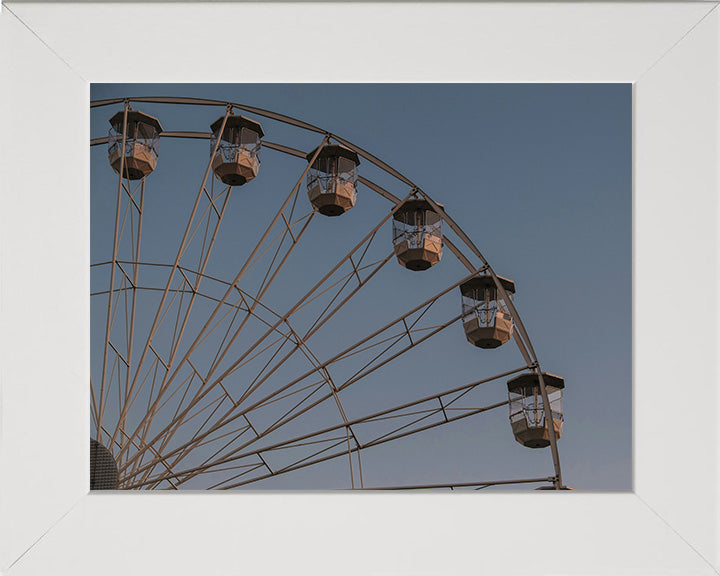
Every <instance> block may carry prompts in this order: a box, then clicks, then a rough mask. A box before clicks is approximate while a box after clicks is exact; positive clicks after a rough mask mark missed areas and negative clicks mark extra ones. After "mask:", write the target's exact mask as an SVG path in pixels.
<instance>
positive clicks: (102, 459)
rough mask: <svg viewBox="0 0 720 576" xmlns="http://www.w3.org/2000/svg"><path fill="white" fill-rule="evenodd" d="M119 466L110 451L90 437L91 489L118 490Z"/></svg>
mask: <svg viewBox="0 0 720 576" xmlns="http://www.w3.org/2000/svg"><path fill="white" fill-rule="evenodd" d="M117 488H118V467H117V464H116V463H115V459H114V458H113V457H112V454H110V451H109V450H108V449H107V448H105V446H103V445H102V444H100V442H98V441H97V440H94V439H93V438H90V490H117Z"/></svg>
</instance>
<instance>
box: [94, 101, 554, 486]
mask: <svg viewBox="0 0 720 576" xmlns="http://www.w3.org/2000/svg"><path fill="white" fill-rule="evenodd" d="M91 108H93V109H98V110H102V111H108V113H107V115H106V118H107V122H108V124H109V136H108V137H107V138H105V137H102V138H95V139H93V140H92V141H91V147H93V152H92V153H93V155H94V156H93V171H94V172H95V171H97V172H102V178H103V184H102V185H99V186H98V187H99V188H102V189H95V187H94V188H93V190H92V195H93V196H92V197H93V202H96V203H97V202H104V203H105V204H106V208H107V209H106V210H104V211H103V212H102V213H101V216H98V218H97V219H96V218H95V216H93V221H92V227H93V230H94V233H95V234H96V236H97V237H101V238H103V239H104V240H103V241H102V242H99V243H98V244H99V245H97V246H96V245H95V244H94V245H93V251H92V252H93V253H92V263H91V322H92V331H91V334H92V335H91V341H92V344H91V364H92V366H91V383H90V390H91V409H90V412H91V418H92V423H91V424H92V425H91V435H92V436H91V440H90V449H91V475H90V476H91V488H92V489H118V488H119V489H170V490H173V489H236V488H240V487H248V488H263V487H271V488H272V487H274V486H276V484H272V482H273V481H274V480H275V479H276V478H278V477H291V476H292V475H293V474H298V473H301V472H302V471H308V470H313V469H315V470H320V472H319V473H320V474H325V473H326V469H325V468H324V467H325V466H326V465H327V464H328V463H331V462H332V463H335V464H337V463H339V466H340V467H341V468H342V470H343V472H342V477H343V478H344V480H343V482H344V484H345V486H344V487H346V488H351V489H367V488H371V489H379V488H382V489H409V488H461V487H466V488H476V489H479V488H486V487H489V486H496V485H508V484H518V485H521V484H528V485H531V484H539V485H541V487H545V488H555V489H562V488H564V486H563V483H562V476H561V470H560V459H559V453H558V447H557V440H558V439H559V438H560V435H561V432H562V423H563V415H562V405H561V402H562V391H563V389H564V380H563V378H562V377H560V376H557V375H554V374H551V373H548V372H543V371H542V369H541V367H540V363H539V361H538V358H537V356H536V354H535V350H534V348H533V345H532V343H531V341H530V338H529V336H528V332H527V331H526V329H525V327H524V325H523V323H522V320H521V318H520V315H519V313H518V310H517V308H516V306H515V304H514V302H513V297H514V294H515V292H516V286H515V283H514V282H513V281H512V280H511V279H509V278H506V277H503V276H500V275H498V274H496V272H495V270H494V269H493V267H492V266H491V265H490V264H489V263H488V261H487V260H486V259H485V258H484V256H483V255H482V253H481V252H480V251H479V250H478V248H477V247H476V246H475V245H474V244H473V242H472V241H471V240H470V238H469V237H468V236H467V234H465V232H463V230H462V229H461V228H460V227H459V226H458V225H457V223H456V222H455V221H454V220H453V219H452V217H451V215H450V214H449V213H448V211H446V209H445V207H444V205H443V203H442V201H443V199H442V198H439V197H438V198H437V199H435V198H433V197H431V196H430V194H428V193H427V192H425V191H424V190H422V189H421V188H420V187H419V186H418V185H416V184H415V183H413V182H412V181H411V180H410V179H409V178H407V177H406V176H404V175H403V174H401V173H400V172H398V171H397V170H395V169H394V168H392V167H391V166H390V165H389V164H387V163H385V162H384V161H382V160H381V159H380V158H378V157H376V156H374V155H373V154H372V153H370V152H368V151H366V150H364V149H363V148H360V147H359V146H357V145H355V144H354V143H352V142H350V141H349V140H347V139H344V138H342V137H340V136H338V135H336V134H333V133H331V132H329V131H327V130H324V129H322V128H319V127H317V126H314V125H312V124H309V123H306V122H303V121H301V120H298V119H295V118H292V117H290V116H287V115H283V114H279V113H276V112H271V111H268V110H264V109H259V108H255V107H251V106H246V105H243V104H239V103H234V102H225V101H217V100H207V99H197V98H174V97H173V98H170V97H132V98H117V99H109V100H98V101H94V102H92V103H91ZM189 109H193V110H201V111H202V113H200V114H199V115H200V116H202V115H203V114H205V112H207V118H206V119H205V120H206V127H205V128H204V129H203V130H196V131H191V130H185V129H183V130H166V129H164V128H163V124H164V123H165V120H164V116H163V113H166V114H167V117H172V118H173V119H174V121H175V122H176V123H178V122H182V118H183V114H184V112H183V111H184V110H189ZM156 110H157V112H156ZM150 111H152V112H153V114H151V113H150ZM194 116H196V117H197V116H198V113H194ZM161 142H162V144H163V146H162V153H161V146H160V144H161ZM105 146H107V148H106V150H107V155H105V153H104V152H103V149H105ZM208 148H209V150H208ZM101 156H102V160H103V162H102V163H101V162H100V161H99V159H101ZM110 182H112V185H110V184H109V183H110ZM94 186H95V185H94ZM100 195H102V196H100ZM96 198H102V199H101V200H96ZM251 201H252V202H251ZM253 202H254V204H253ZM98 213H99V214H100V211H99V212H98ZM448 260H451V261H453V262H454V267H451V266H448ZM445 270H447V272H445ZM398 283H400V284H401V285H402V287H403V288H402V289H400V290H394V289H391V287H392V286H396V285H398ZM448 335H450V336H448ZM443 338H454V339H456V340H457V339H458V338H461V339H462V342H463V346H466V347H467V349H468V350H471V351H472V353H473V354H476V355H479V356H482V357H483V358H490V357H491V356H492V355H493V354H499V353H500V351H502V361H503V362H507V364H504V365H503V366H502V367H499V368H498V366H499V363H498V362H494V361H493V362H487V372H488V373H483V374H479V375H477V377H474V378H472V379H469V380H467V381H462V382H456V381H455V382H454V381H452V378H449V377H448V378H442V379H438V378H437V377H436V376H437V374H438V370H439V368H438V366H439V365H441V364H442V362H443V355H444V353H443V348H442V341H443V340H442V339H443ZM456 340H453V342H455V341H456ZM446 373H447V372H446ZM490 385H492V386H494V388H493V394H494V397H493V399H492V401H490V402H487V401H486V400H487V398H488V396H487V395H483V394H481V391H483V390H486V389H487V388H488V387H489V386H490ZM498 392H500V394H498ZM483 401H485V402H484V403H482V402H483ZM499 410H502V411H504V412H505V414H506V416H505V418H506V422H507V424H508V425H507V433H508V434H510V435H512V436H513V437H514V438H515V440H517V442H519V443H520V444H522V445H523V446H524V447H527V448H534V449H541V448H549V452H550V456H551V458H550V461H549V462H548V466H546V467H545V468H544V470H543V472H544V473H541V474H537V475H535V476H532V477H522V478H492V477H490V478H478V479H472V480H471V481H456V480H455V479H453V478H447V479H446V480H443V481H442V482H435V483H422V482H405V483H403V484H392V485H379V484H378V483H377V482H369V481H368V475H369V468H370V466H369V465H368V459H370V458H371V454H372V453H373V451H375V450H379V449H382V448H381V447H385V446H389V445H396V446H400V447H402V446H403V445H404V444H403V443H405V442H407V441H408V440H409V439H411V438H415V439H419V444H418V443H416V444H414V445H413V446H414V447H413V451H414V452H417V454H418V456H417V458H418V459H420V460H422V458H423V456H422V439H423V438H427V437H428V436H429V435H432V434H434V433H435V432H436V431H438V430H441V429H444V428H446V427H452V426H454V425H455V423H456V422H458V421H460V420H462V421H466V420H467V419H481V418H483V417H484V415H485V414H486V413H491V412H497V411H499ZM508 416H509V417H508ZM508 420H509V421H508ZM385 465H387V462H386V463H385ZM428 465H431V463H428ZM548 470H551V472H549V473H548Z"/></svg>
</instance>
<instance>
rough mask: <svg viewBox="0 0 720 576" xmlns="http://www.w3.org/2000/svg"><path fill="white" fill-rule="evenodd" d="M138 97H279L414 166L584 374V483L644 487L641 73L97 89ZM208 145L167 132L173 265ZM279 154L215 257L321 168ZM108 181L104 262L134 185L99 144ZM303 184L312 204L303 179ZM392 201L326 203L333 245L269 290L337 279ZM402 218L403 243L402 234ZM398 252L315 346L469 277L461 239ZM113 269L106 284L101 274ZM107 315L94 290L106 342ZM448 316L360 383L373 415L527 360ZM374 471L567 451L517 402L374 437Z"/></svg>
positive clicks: (568, 460)
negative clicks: (454, 248)
mask: <svg viewBox="0 0 720 576" xmlns="http://www.w3.org/2000/svg"><path fill="white" fill-rule="evenodd" d="M120 96H190V97H203V98H212V99H218V100H224V101H232V102H237V103H242V104H247V105H250V106H256V107H259V108H265V109H268V110H273V111H277V112H280V113H283V114H287V115H289V116H293V117H296V118H299V119H301V120H304V121H306V122H309V123H311V124H315V125H317V126H320V127H322V128H325V129H327V130H329V131H330V132H333V133H335V134H337V135H339V136H341V137H343V138H345V139H347V140H350V141H351V142H353V143H354V144H356V145H358V146H360V147H362V148H364V149H365V150H367V151H369V152H371V153H372V154H374V155H375V156H377V157H379V158H381V159H382V160H383V161H385V162H387V163H388V164H390V165H391V166H393V167H394V168H396V169H397V170H399V171H400V172H402V173H403V174H405V175H406V176H407V177H408V178H410V179H411V180H412V181H413V182H415V183H416V184H417V185H418V186H420V187H421V188H422V189H423V190H424V191H426V192H427V193H429V194H430V195H431V196H432V198H433V199H434V200H436V201H438V202H441V203H442V204H444V206H445V209H446V211H447V212H448V213H449V214H450V215H451V216H452V217H453V218H454V220H455V221H456V222H457V223H458V224H459V225H460V226H461V227H462V229H463V230H464V231H465V232H466V233H467V234H468V236H470V238H472V240H473V241H474V243H475V244H476V245H477V246H478V247H479V248H480V250H481V251H482V252H483V254H484V256H485V257H486V258H487V259H488V261H489V262H490V264H491V265H492V266H493V268H494V269H495V271H496V272H497V273H498V274H500V275H503V276H507V277H509V278H512V279H513V280H514V281H515V283H516V286H517V298H516V300H515V302H516V305H517V308H518V311H519V313H520V315H521V317H522V319H523V322H524V324H525V327H526V328H527V330H528V332H529V334H530V337H531V340H532V342H533V345H534V347H535V351H536V353H537V355H538V358H539V360H540V363H541V366H542V367H543V370H544V371H547V372H551V373H555V374H558V375H561V376H563V377H564V378H565V383H566V390H565V394H564V398H563V408H564V413H565V428H564V432H563V436H562V438H561V440H560V441H559V443H558V446H559V451H560V458H561V463H562V469H563V479H564V481H565V483H566V484H568V485H570V486H574V487H577V488H581V489H587V490H609V489H610V490H618V489H619V490H629V489H631V488H632V474H631V468H632V462H631V458H632V451H631V447H632V442H631V440H632V422H631V414H632V405H631V401H632V381H631V266H632V260H631V255H632V254H631V238H632V231H631V216H632V214H631V199H632V192H631V161H632V150H631V126H632V123H631V117H632V116H631V110H632V108H631V106H632V103H631V85H630V84H547V85H546V84H451V85H450V84H423V85H414V84H394V85H391V84H384V85H374V84H363V85H344V84H338V85H326V84H318V85H286V84H263V85H260V84H235V85H192V84H188V85H173V84H157V85H103V84H94V85H92V87H91V99H93V100H96V99H104V98H113V97H120ZM134 108H136V109H140V110H143V111H146V112H148V113H150V114H153V115H155V116H157V117H158V118H159V119H160V121H161V122H162V124H163V128H164V129H165V130H168V131H170V130H172V131H174V130H198V131H208V126H209V124H210V123H211V122H212V121H214V120H215V119H216V118H217V117H218V116H220V115H221V114H222V113H223V110H222V109H221V108H209V107H203V106H199V107H187V106H167V105H141V104H136V105H134ZM120 109H121V106H109V107H103V108H99V109H95V110H93V111H92V112H91V137H93V138H96V137H102V136H106V135H107V129H108V127H109V125H108V122H107V120H108V119H109V118H110V116H112V115H113V114H114V113H115V112H117V111H118V110H120ZM260 121H261V122H262V124H263V127H264V129H265V133H266V136H265V137H266V139H267V140H270V141H273V142H286V143H288V144H290V145H294V146H295V147H298V148H302V149H307V150H310V149H312V148H313V147H314V146H316V145H317V144H318V143H319V138H318V135H315V134H312V135H311V134H299V135H298V134H297V130H296V129H289V128H287V127H285V126H282V125H279V124H277V123H274V122H271V121H266V120H262V119H260ZM293 138H295V140H292V139H293ZM287 140H292V142H288V141H287ZM207 155H208V142H207V141H187V140H174V141H172V140H163V141H162V142H161V146H160V158H159V163H158V169H157V170H156V173H154V174H152V175H151V176H150V177H149V178H148V190H147V197H146V198H147V202H148V211H149V215H148V221H147V222H146V224H145V227H144V229H143V249H144V250H145V252H144V254H146V255H147V257H148V259H151V258H152V259H155V260H157V261H165V262H172V259H173V258H174V255H175V252H174V251H173V250H176V248H177V240H178V239H179V236H178V231H180V232H181V231H182V227H183V226H184V224H185V221H186V219H187V213H188V210H189V207H190V205H191V203H192V199H193V198H194V195H195V193H196V191H197V187H198V185H199V183H200V181H201V180H202V173H203V170H204V167H205V165H206V163H207V158H208V156H207ZM277 156H278V153H277V152H274V151H271V150H264V151H263V154H262V165H261V168H260V175H259V176H258V178H257V179H256V180H255V181H253V182H251V183H249V184H248V185H246V186H243V187H239V188H235V189H233V192H232V194H233V196H232V205H233V207H232V210H231V211H230V213H229V214H228V216H227V217H226V218H227V219H228V220H226V222H224V227H227V232H226V233H224V234H223V235H222V236H221V237H220V239H219V244H218V247H217V249H216V252H215V253H214V255H213V261H212V264H211V266H212V270H213V272H214V273H216V274H217V275H219V276H220V277H222V278H225V279H232V277H233V275H234V271H235V270H236V268H234V267H233V266H234V262H235V258H236V255H237V253H238V252H242V250H243V249H245V248H246V247H247V245H248V243H247V240H248V239H250V238H253V237H257V235H259V234H260V233H261V232H262V230H264V227H265V226H266V225H267V223H268V222H269V220H270V219H271V218H272V216H273V215H274V213H275V210H276V209H277V206H278V203H279V202H280V201H281V200H280V199H281V198H282V197H284V196H285V195H286V194H287V192H288V190H289V187H288V184H287V183H288V182H289V183H290V184H289V185H290V186H291V185H292V183H293V182H294V179H296V178H297V177H298V176H299V175H300V173H301V172H302V169H303V166H302V164H297V162H296V163H295V164H294V165H292V164H291V163H288V162H287V161H280V160H277V161H276V158H277ZM368 164H369V163H367V162H364V163H362V164H361V165H360V173H361V174H363V175H368V177H369V175H370V174H372V178H371V179H373V180H376V178H375V175H376V174H377V171H375V172H373V170H372V169H371V168H372V167H370V166H369V165H368ZM382 178H383V177H382V176H381V175H378V177H377V180H378V183H379V184H382V185H387V187H388V189H390V190H391V191H392V192H393V193H395V195H396V196H403V195H404V194H405V193H406V192H407V190H406V189H405V188H404V187H403V186H401V185H399V184H394V183H393V182H392V180H391V179H388V178H385V179H384V180H382ZM91 179H92V192H91V218H92V221H91V251H92V261H93V262H98V261H102V260H107V259H108V255H109V250H110V249H111V246H112V218H113V217H114V203H115V193H116V189H117V177H116V175H115V174H114V173H113V172H112V170H111V168H110V167H109V165H108V163H107V151H106V148H105V147H104V146H98V147H95V148H93V149H92V151H91ZM380 180H382V181H380ZM283 187H284V189H283ZM300 199H301V200H303V201H307V196H306V194H305V193H304V189H303V190H301V194H300ZM388 208H389V203H387V201H385V200H383V199H381V198H379V197H377V195H376V194H375V193H374V192H372V191H371V190H369V189H367V188H364V187H360V189H359V191H358V201H357V205H356V207H355V208H353V210H351V211H350V212H348V213H347V214H345V215H343V216H342V217H340V218H333V219H329V218H324V219H323V217H320V216H318V217H317V220H316V221H314V222H313V227H314V228H315V226H316V225H317V226H316V228H315V229H314V231H313V234H312V235H311V237H310V240H312V241H314V242H315V244H314V245H313V248H312V250H310V249H308V250H307V251H305V252H302V253H301V256H299V261H297V262H295V263H294V265H293V267H292V268H291V269H290V270H289V273H292V274H293V275H294V276H293V277H292V278H290V279H288V280H287V281H286V282H285V283H284V284H283V289H282V290H280V289H278V290H276V291H274V292H271V293H270V299H271V300H273V302H272V304H273V306H277V307H278V308H282V307H283V305H284V304H285V303H286V302H290V301H291V300H290V299H289V298H290V295H289V293H292V292H293V291H294V290H299V289H300V288H299V287H301V286H303V285H304V284H307V283H312V281H313V280H317V279H319V277H320V276H321V275H322V273H323V272H324V271H326V270H327V269H329V267H330V266H332V264H334V262H335V261H337V259H338V256H339V255H342V254H343V253H344V252H343V251H346V250H347V247H348V246H352V245H353V244H354V243H355V242H356V241H357V240H358V239H359V238H360V237H361V236H362V235H363V233H364V231H367V230H369V229H370V228H371V227H372V226H373V225H375V224H376V223H377V222H378V221H379V219H380V218H382V216H384V215H385V214H387V210H388ZM153 215H154V216H153ZM153 218H154V219H153ZM232 231H234V232H236V235H233V234H232V233H231V232H232ZM224 232H225V228H224ZM383 233H384V234H385V235H386V237H387V248H388V249H390V242H391V236H390V233H389V231H387V230H386V231H385V232H383ZM303 258H304V259H303ZM391 264H392V266H391V268H392V270H388V273H387V274H384V275H382V277H379V278H378V279H377V281H375V280H373V288H372V290H371V291H370V292H369V294H368V295H367V297H366V298H365V299H364V300H363V301H361V302H358V305H357V307H355V308H353V309H352V310H349V311H348V313H347V314H346V315H345V316H343V317H342V323H341V322H340V319H339V320H338V322H334V323H330V324H329V326H328V330H327V331H326V332H324V333H322V334H319V335H318V337H317V343H315V342H313V350H315V349H316V347H317V349H318V350H319V355H320V356H322V355H323V354H324V353H328V354H329V353H331V351H332V350H333V346H334V345H335V344H336V341H338V340H342V339H343V338H345V337H347V338H351V337H352V336H353V335H354V334H362V333H363V331H365V332H364V333H368V332H370V331H371V329H370V328H371V327H372V326H377V327H379V326H381V325H382V323H381V324H378V322H382V319H383V318H384V319H385V321H386V322H387V321H389V320H391V319H393V318H394V317H396V316H399V315H400V314H402V313H403V312H404V311H405V310H406V309H407V308H409V307H411V305H414V304H417V303H419V302H421V301H422V300H423V299H424V298H425V297H427V296H429V295H432V294H433V293H435V292H437V291H439V290H440V289H442V288H443V287H445V286H448V285H450V284H451V283H453V282H454V281H456V280H458V279H459V278H460V277H462V276H463V275H464V274H465V272H464V271H463V269H462V267H460V265H459V264H458V263H457V261H456V260H455V258H454V257H453V256H452V254H450V253H449V251H446V253H445V255H444V258H443V261H442V262H441V263H440V264H439V265H438V266H436V267H434V268H432V269H431V270H429V271H427V272H424V273H413V272H410V271H407V270H403V269H401V268H400V267H399V266H398V265H397V264H396V263H391ZM379 276H380V275H379ZM103 280H104V281H105V283H107V278H104V279H102V280H96V279H95V277H94V279H93V282H94V283H96V282H97V283H98V286H99V285H101V284H102V281H103ZM93 288H94V289H95V286H94V287H93ZM403 306H405V308H403ZM447 306H448V310H450V308H452V307H455V308H456V309H457V313H459V308H460V297H459V294H456V292H453V294H452V295H451V297H450V298H449V301H448V303H447ZM98 310H102V308H98ZM103 322H104V317H103V314H102V313H98V311H97V310H96V308H95V307H93V309H92V329H93V336H92V338H93V342H94V346H97V344H96V342H97V339H98V333H99V331H100V333H101V330H102V323H103ZM447 332H448V334H447V335H446V336H443V337H442V338H439V339H438V340H437V341H435V340H432V341H431V342H428V343H425V344H424V345H423V346H424V347H423V348H422V350H417V351H415V352H414V353H413V354H408V355H407V357H403V359H402V362H398V364H397V365H395V363H393V365H392V366H388V368H387V370H383V371H379V372H381V374H378V375H377V377H374V378H373V379H370V380H371V381H370V382H369V383H368V384H367V386H360V387H358V389H355V387H353V388H352V389H349V390H348V395H347V398H346V401H347V403H348V404H349V405H350V406H351V408H350V409H351V410H352V409H354V410H357V415H361V414H362V413H365V412H366V411H369V410H373V409H376V408H378V407H382V406H388V407H389V406H392V405H394V404H395V403H396V401H404V400H406V399H413V398H416V397H420V396H422V395H425V394H427V393H429V392H431V391H433V390H435V391H439V390H444V389H449V388H452V387H453V386H459V385H461V384H464V383H466V382H470V381H473V380H477V379H480V378H483V377H485V376H490V375H492V374H493V373H498V372H501V371H502V370H503V369H505V368H508V367H511V368H514V367H516V366H518V365H520V364H522V359H521V356H520V354H519V352H518V351H517V349H516V348H515V346H514V344H512V343H510V344H507V345H505V346H503V347H502V348H501V349H498V350H497V351H488V350H480V349H477V348H474V347H472V346H471V345H470V344H468V343H467V342H466V341H465V338H464V335H463V334H462V328H461V327H460V325H459V324H456V325H454V326H453V327H451V328H450V329H448V331H447ZM96 351H97V348H96V347H95V348H93V360H92V362H93V366H94V369H95V367H96V365H97V353H96ZM403 362H405V363H406V364H405V365H403ZM411 365H412V370H410V369H409V368H408V367H409V366H411ZM423 378H425V380H423ZM421 380H422V381H421ZM491 386H492V387H489V388H488V390H487V392H484V394H486V396H484V397H483V398H486V399H487V400H488V403H489V402H494V401H500V400H502V399H504V398H505V397H506V395H507V391H506V388H505V384H504V381H498V382H496V383H494V384H492V385H491ZM339 460H341V459H338V461H333V462H330V463H328V464H323V465H321V466H317V467H315V468H312V469H306V470H302V471H299V472H295V473H291V474H288V475H286V476H284V477H279V478H277V479H273V480H274V481H275V483H272V484H268V486H267V487H270V488H282V489H286V488H295V487H296V488H313V487H321V488H327V487H329V488H332V487H335V486H336V485H340V484H341V481H345V480H346V477H347V461H346V460H345V461H343V462H339ZM363 469H364V472H365V474H366V486H373V485H375V486H381V485H383V486H387V485H396V484H424V483H435V482H438V483H444V482H473V481H477V480H494V479H503V478H514V477H538V476H546V475H551V474H552V462H551V458H550V451H549V449H546V450H530V449H527V448H524V447H522V446H521V445H520V444H518V443H516V442H515V441H514V439H513V437H512V432H511V430H510V425H509V421H508V413H507V408H506V407H503V408H501V409H498V410H495V411H493V412H489V413H487V414H481V415H478V416H475V417H472V418H467V419H465V420H462V421H460V422H457V423H452V424H450V425H447V426H442V427H439V428H436V429H434V430H431V431H427V432H423V433H421V434H418V435H415V436H412V437H410V438H408V439H405V440H398V441H396V442H393V443H390V444H388V445H383V446H379V447H377V448H372V449H370V450H368V451H367V454H365V453H363Z"/></svg>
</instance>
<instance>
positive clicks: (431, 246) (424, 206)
mask: <svg viewBox="0 0 720 576" xmlns="http://www.w3.org/2000/svg"><path fill="white" fill-rule="evenodd" d="M438 206H440V209H442V205H438ZM393 246H394V248H395V256H397V259H398V262H400V264H402V265H403V266H404V267H405V268H407V269H408V270H415V271H419V270H427V269H428V268H430V267H431V266H435V264H437V263H438V262H440V259H441V258H442V216H441V215H440V214H438V213H437V212H435V210H434V209H433V208H432V206H431V205H430V203H429V202H428V201H427V200H407V201H406V202H404V203H403V205H402V206H400V208H398V210H397V211H396V212H395V214H393Z"/></svg>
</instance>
